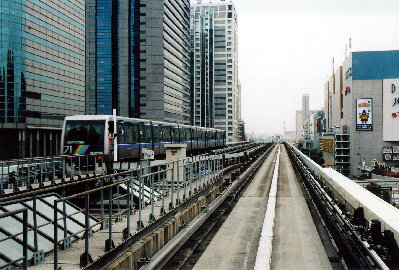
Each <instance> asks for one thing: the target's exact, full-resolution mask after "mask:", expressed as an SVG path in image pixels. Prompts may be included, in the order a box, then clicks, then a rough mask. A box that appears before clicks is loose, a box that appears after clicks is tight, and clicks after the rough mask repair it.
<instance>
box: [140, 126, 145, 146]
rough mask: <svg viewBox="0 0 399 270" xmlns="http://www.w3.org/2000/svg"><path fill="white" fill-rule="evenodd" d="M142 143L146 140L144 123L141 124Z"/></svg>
mask: <svg viewBox="0 0 399 270" xmlns="http://www.w3.org/2000/svg"><path fill="white" fill-rule="evenodd" d="M139 136H140V143H144V142H145V127H144V125H143V124H142V123H140V124H139Z"/></svg>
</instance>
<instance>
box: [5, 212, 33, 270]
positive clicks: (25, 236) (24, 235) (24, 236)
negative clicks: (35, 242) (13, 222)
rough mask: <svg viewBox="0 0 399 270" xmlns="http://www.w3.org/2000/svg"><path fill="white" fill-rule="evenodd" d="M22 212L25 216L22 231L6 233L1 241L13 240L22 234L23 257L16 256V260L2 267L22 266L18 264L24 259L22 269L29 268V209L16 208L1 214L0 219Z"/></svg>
mask: <svg viewBox="0 0 399 270" xmlns="http://www.w3.org/2000/svg"><path fill="white" fill-rule="evenodd" d="M20 213H22V216H23V226H22V232H20V233H16V234H13V235H8V236H7V235H6V237H5V238H1V239H0V243H1V242H5V241H7V240H12V239H14V238H15V237H17V236H20V235H22V257H20V258H15V259H14V260H12V261H10V262H8V263H6V264H4V265H2V268H11V267H21V265H20V264H18V262H19V261H22V269H28V210H27V209H26V208H22V209H19V210H14V211H10V212H6V213H3V214H0V220H1V219H3V218H7V217H11V216H15V215H18V214H20ZM9 248H12V246H11V245H10V246H9Z"/></svg>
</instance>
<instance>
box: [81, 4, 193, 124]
mask: <svg viewBox="0 0 399 270" xmlns="http://www.w3.org/2000/svg"><path fill="white" fill-rule="evenodd" d="M189 12H190V1H189V0H173V1H166V0H154V1H144V0H116V1H112V0H103V1H96V0H86V19H87V24H86V26H87V28H86V29H87V31H86V32H87V33H86V44H87V48H88V49H87V54H86V59H87V63H88V68H87V70H86V71H87V72H86V89H87V105H86V112H87V114H112V110H113V109H116V110H117V114H118V115H121V116H128V117H136V118H145V119H151V120H158V121H168V122H174V123H182V124H189V123H190V120H191V119H190V98H191V92H190V43H189V33H190V31H189Z"/></svg>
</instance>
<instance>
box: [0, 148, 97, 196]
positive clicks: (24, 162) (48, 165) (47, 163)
mask: <svg viewBox="0 0 399 270" xmlns="http://www.w3.org/2000/svg"><path fill="white" fill-rule="evenodd" d="M102 162H103V161H102V155H93V156H83V155H63V156H57V157H38V158H29V159H17V160H9V161H2V162H0V196H1V195H4V194H10V193H13V192H16V191H24V190H29V189H37V188H41V187H43V186H48V185H54V184H58V183H60V182H61V181H69V180H77V179H82V178H85V177H89V176H95V175H102V174H104V171H103V170H102V169H103V168H102Z"/></svg>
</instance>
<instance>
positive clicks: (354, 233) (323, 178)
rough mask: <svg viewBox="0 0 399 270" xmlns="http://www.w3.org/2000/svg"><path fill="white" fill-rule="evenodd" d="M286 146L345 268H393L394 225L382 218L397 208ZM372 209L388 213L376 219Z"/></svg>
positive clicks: (398, 254)
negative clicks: (391, 225) (388, 225)
mask: <svg viewBox="0 0 399 270" xmlns="http://www.w3.org/2000/svg"><path fill="white" fill-rule="evenodd" d="M286 146H287V149H289V151H288V152H289V155H290V158H291V160H292V162H293V164H294V166H295V168H296V171H297V172H298V174H299V176H300V178H301V180H302V181H303V183H304V186H305V189H306V191H307V193H308V194H309V196H310V197H311V198H312V204H313V205H314V206H315V207H316V208H317V210H318V213H319V215H320V217H321V218H322V219H323V221H324V224H325V226H326V227H327V229H328V231H329V232H330V234H331V236H332V238H333V239H334V243H335V245H336V246H337V248H338V250H339V253H340V255H341V256H342V257H343V258H344V260H345V263H346V266H347V267H348V268H349V269H384V270H386V269H389V268H388V266H389V267H390V268H392V269H397V268H398V267H399V249H398V245H397V242H396V240H395V238H394V233H395V231H396V229H397V228H393V227H387V226H386V225H385V223H384V222H385V221H388V222H390V221H391V220H396V219H397V218H396V217H398V218H399V211H398V210H397V209H394V207H393V206H392V205H390V204H389V203H386V202H384V201H383V200H382V199H380V198H378V197H376V196H375V195H374V194H372V193H371V192H369V191H367V190H365V189H364V188H362V187H361V186H360V185H358V184H356V183H355V182H354V181H352V180H350V179H349V178H347V177H345V176H343V175H342V174H340V173H338V172H337V171H334V170H333V169H325V168H321V167H320V166H319V165H318V164H316V163H315V162H313V161H312V160H311V159H309V158H308V157H307V156H305V155H304V154H303V153H302V152H300V151H299V150H298V149H296V148H294V147H292V146H290V145H288V144H286ZM366 201H367V203H366V204H365V202H366ZM372 208H373V209H372ZM370 211H371V212H373V211H374V215H368V214H369V213H370ZM376 211H377V212H379V213H385V212H386V211H388V212H389V213H390V214H389V215H388V216H389V217H388V216H387V215H385V214H384V215H385V217H384V218H382V219H381V218H379V219H378V218H377V217H378V216H379V214H378V213H377V212H376ZM372 216H373V218H370V217H372ZM366 217H367V218H366ZM395 224H396V223H395ZM388 228H389V229H391V230H392V229H393V230H394V231H393V232H392V231H390V230H389V229H388ZM383 259H384V260H383ZM387 265H388V266H387Z"/></svg>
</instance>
